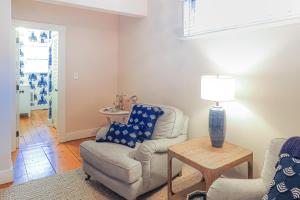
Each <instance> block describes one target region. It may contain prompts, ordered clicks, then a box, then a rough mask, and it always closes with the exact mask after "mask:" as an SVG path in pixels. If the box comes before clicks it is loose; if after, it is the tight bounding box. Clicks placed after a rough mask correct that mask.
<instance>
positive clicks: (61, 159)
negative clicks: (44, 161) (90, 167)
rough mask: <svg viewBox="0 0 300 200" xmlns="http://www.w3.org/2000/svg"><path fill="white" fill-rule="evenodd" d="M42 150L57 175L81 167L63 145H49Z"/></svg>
mask: <svg viewBox="0 0 300 200" xmlns="http://www.w3.org/2000/svg"><path fill="white" fill-rule="evenodd" d="M42 148H43V150H44V152H45V154H46V155H47V157H48V160H49V161H50V163H51V165H52V167H53V168H54V169H55V171H56V172H57V173H58V172H64V171H68V170H73V169H77V168H80V167H81V162H80V161H79V160H78V159H77V158H76V157H75V156H74V154H73V153H72V152H71V151H70V150H69V149H68V148H67V147H66V145H65V144H58V145H51V144H49V145H45V146H43V147H42Z"/></svg>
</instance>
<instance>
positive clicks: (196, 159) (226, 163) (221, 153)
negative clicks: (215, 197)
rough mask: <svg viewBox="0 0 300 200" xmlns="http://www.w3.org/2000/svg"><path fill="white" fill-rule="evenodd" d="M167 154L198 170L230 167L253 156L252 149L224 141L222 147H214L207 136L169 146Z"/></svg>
mask: <svg viewBox="0 0 300 200" xmlns="http://www.w3.org/2000/svg"><path fill="white" fill-rule="evenodd" d="M169 154H172V156H174V157H176V158H178V159H180V160H182V161H184V162H186V163H188V164H190V165H191V166H193V167H195V168H198V169H199V170H216V169H221V168H223V169H224V168H226V167H228V168H230V167H231V166H233V165H236V164H237V163H241V162H243V161H245V160H247V159H249V156H251V157H252V156H253V153H252V151H250V150H248V149H246V148H244V147H241V146H238V145H235V144H231V143H228V142H225V143H224V145H223V147H222V148H214V147H212V146H211V142H210V138H209V137H201V138H197V139H191V140H188V141H186V142H183V143H181V144H176V145H174V146H172V147H170V148H169Z"/></svg>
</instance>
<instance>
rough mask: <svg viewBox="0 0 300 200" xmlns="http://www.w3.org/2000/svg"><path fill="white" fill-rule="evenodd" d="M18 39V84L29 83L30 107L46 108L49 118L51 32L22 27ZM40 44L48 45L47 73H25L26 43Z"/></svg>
mask: <svg viewBox="0 0 300 200" xmlns="http://www.w3.org/2000/svg"><path fill="white" fill-rule="evenodd" d="M19 39H20V50H19V58H20V85H29V86H30V89H31V106H32V109H33V108H35V109H39V108H43V109H44V108H48V109H49V118H51V116H52V115H51V113H52V112H51V111H50V110H51V99H50V95H51V92H52V81H51V77H52V75H51V72H52V71H51V68H52V53H51V32H49V31H40V30H31V29H24V30H22V31H19ZM40 44H45V45H49V56H48V57H49V60H48V72H47V73H36V72H32V73H30V72H29V73H28V72H27V73H25V72H24V67H25V64H26V63H25V62H26V60H25V57H26V51H24V50H25V48H26V46H28V45H32V46H34V45H37V46H39V45H40Z"/></svg>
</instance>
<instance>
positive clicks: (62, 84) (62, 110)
mask: <svg viewBox="0 0 300 200" xmlns="http://www.w3.org/2000/svg"><path fill="white" fill-rule="evenodd" d="M17 27H24V28H30V29H40V30H50V31H57V32H58V33H59V44H58V45H59V47H58V48H59V53H58V55H59V56H58V63H59V64H58V89H59V90H58V91H59V93H58V100H57V101H58V103H57V110H58V111H59V112H57V136H58V139H59V142H64V141H65V139H64V138H65V134H66V80H65V79H66V67H65V66H66V57H65V55H66V52H65V51H66V27H65V26H60V25H55V24H47V23H37V22H31V21H23V20H13V28H14V29H15V28H17ZM14 37H16V36H14ZM17 101H18V100H17Z"/></svg>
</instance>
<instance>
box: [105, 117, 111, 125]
mask: <svg viewBox="0 0 300 200" xmlns="http://www.w3.org/2000/svg"><path fill="white" fill-rule="evenodd" d="M106 120H107V122H108V123H109V125H111V119H110V117H106Z"/></svg>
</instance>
